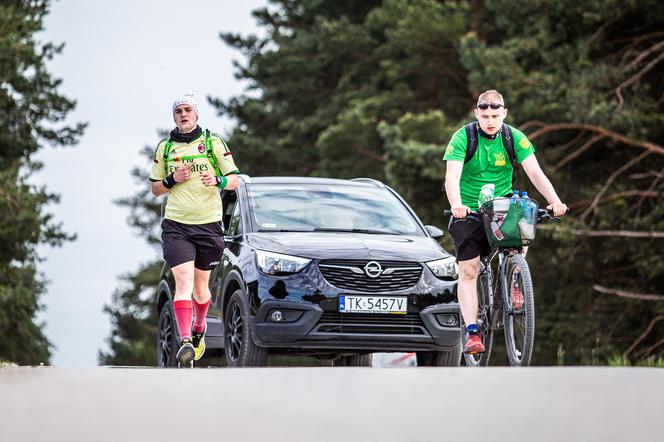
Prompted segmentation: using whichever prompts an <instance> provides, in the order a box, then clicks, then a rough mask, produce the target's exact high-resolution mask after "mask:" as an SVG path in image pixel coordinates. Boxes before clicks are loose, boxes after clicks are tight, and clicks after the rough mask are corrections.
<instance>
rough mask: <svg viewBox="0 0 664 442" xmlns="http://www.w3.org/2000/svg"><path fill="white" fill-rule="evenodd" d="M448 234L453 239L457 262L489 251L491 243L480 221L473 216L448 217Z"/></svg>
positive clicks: (485, 254) (487, 253)
mask: <svg viewBox="0 0 664 442" xmlns="http://www.w3.org/2000/svg"><path fill="white" fill-rule="evenodd" d="M449 231H450V235H452V239H453V240H454V248H455V249H456V256H457V262H458V261H467V260H469V259H473V258H477V257H478V256H487V255H489V253H491V245H490V244H489V240H488V239H487V237H486V233H485V232H484V225H483V224H482V221H480V220H478V219H475V218H454V217H451V218H450V224H449Z"/></svg>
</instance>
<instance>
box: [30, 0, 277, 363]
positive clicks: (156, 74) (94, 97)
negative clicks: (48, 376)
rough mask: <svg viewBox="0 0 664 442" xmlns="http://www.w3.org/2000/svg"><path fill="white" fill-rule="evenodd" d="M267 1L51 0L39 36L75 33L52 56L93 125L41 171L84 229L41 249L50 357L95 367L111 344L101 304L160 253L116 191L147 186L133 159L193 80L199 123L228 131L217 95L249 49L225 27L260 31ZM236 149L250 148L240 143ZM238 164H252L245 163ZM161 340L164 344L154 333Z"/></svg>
mask: <svg viewBox="0 0 664 442" xmlns="http://www.w3.org/2000/svg"><path fill="white" fill-rule="evenodd" d="M265 4H266V1H265V0H243V1H233V0H217V1H214V0H190V1H188V2H182V1H174V0H141V1H136V0H133V1H130V0H113V1H108V0H107V1H88V0H60V1H56V2H53V3H52V4H51V11H50V14H49V15H48V16H47V17H46V21H45V32H44V33H43V34H41V36H40V40H41V41H50V42H54V43H65V48H64V51H63V53H62V54H60V55H59V56H57V57H56V58H55V59H54V60H53V61H51V62H50V63H49V64H48V66H49V71H50V73H51V74H52V75H53V76H54V77H56V78H61V79H62V80H63V83H62V85H61V87H60V88H59V92H60V93H62V94H64V95H65V96H67V97H68V98H70V99H75V100H77V101H78V105H77V107H76V110H75V111H73V112H71V114H70V116H69V119H68V122H70V123H72V124H73V123H75V122H78V121H87V122H89V126H88V128H87V130H86V131H85V134H84V136H83V137H82V138H81V140H80V143H79V144H78V145H76V146H75V147H68V148H64V149H63V148H52V147H50V146H47V147H45V148H43V149H42V150H41V151H40V152H39V153H38V155H37V156H36V159H37V160H39V161H42V162H43V163H44V164H45V167H44V169H43V170H42V171H41V172H40V173H39V174H37V175H36V176H34V177H32V179H31V181H32V182H33V183H35V184H37V185H40V184H45V185H46V186H47V189H48V190H49V191H50V192H54V193H57V194H60V195H61V202H60V204H55V205H50V206H49V207H48V212H50V213H53V214H54V215H55V218H56V220H57V221H60V222H62V223H63V225H64V228H65V230H66V231H67V232H72V233H76V234H78V239H77V240H76V241H74V242H70V243H66V244H65V245H64V247H61V248H56V249H52V248H46V247H44V248H42V249H41V251H40V255H41V256H42V257H44V258H46V259H45V261H44V262H43V263H41V264H40V265H39V269H40V271H41V272H42V273H43V274H44V276H45V277H46V278H47V279H48V280H49V281H50V283H49V285H48V288H47V292H46V293H45V294H44V295H43V296H42V297H41V302H42V303H43V304H44V305H45V307H46V310H45V311H44V312H42V313H41V314H40V315H39V320H40V321H45V322H46V328H45V331H46V334H47V336H48V338H49V340H50V341H51V342H52V343H53V344H54V345H55V346H56V347H57V348H56V349H55V351H54V354H53V357H52V359H51V363H52V364H53V365H56V366H60V367H92V366H95V365H96V364H97V352H98V350H99V349H100V348H106V344H105V340H106V339H107V338H108V337H109V334H110V320H109V317H108V315H106V314H104V313H103V311H102V309H103V306H104V304H105V303H110V299H111V295H112V293H113V291H114V290H115V289H116V288H117V287H118V286H119V281H118V276H119V275H122V274H127V273H133V272H134V271H135V270H136V269H137V268H138V267H139V265H140V264H141V263H146V262H148V261H151V260H153V259H154V258H155V257H160V256H161V255H160V251H159V250H156V249H152V248H150V247H149V246H148V245H147V244H146V243H145V241H144V240H143V239H141V238H139V237H137V236H136V235H135V234H134V232H133V231H132V230H130V228H129V226H128V225H127V222H126V219H127V216H128V214H129V213H128V211H127V210H126V209H124V208H120V207H118V206H116V205H114V204H113V202H112V201H113V200H115V199H117V198H120V197H124V196H128V195H132V194H134V193H135V192H136V190H137V187H136V186H135V185H134V183H133V179H132V177H131V176H130V170H131V169H132V168H133V167H134V166H136V165H138V166H140V167H144V168H145V170H146V179H147V173H148V169H149V167H150V162H149V161H148V162H146V160H145V159H144V158H143V157H141V156H139V154H138V152H139V150H141V149H142V148H143V146H144V145H146V144H151V145H155V144H156V143H157V142H158V137H157V130H158V129H164V128H168V129H170V128H172V127H173V126H174V124H173V120H172V116H171V103H172V102H173V99H174V98H176V97H177V96H179V95H182V94H183V93H184V92H186V91H189V90H194V91H195V93H196V99H197V101H198V103H199V114H200V118H199V123H200V124H201V125H202V126H203V127H208V128H210V129H211V130H214V131H216V132H219V133H221V134H227V133H228V132H229V130H230V129H231V127H232V122H230V121H229V120H227V119H221V118H218V117H217V116H216V115H215V111H214V108H212V107H211V106H210V105H208V104H207V100H206V97H207V96H208V95H211V96H214V97H221V98H228V97H231V96H234V95H238V94H241V93H242V92H243V91H244V87H245V85H243V84H240V83H239V82H238V81H237V80H235V78H234V77H233V67H232V61H233V60H243V58H242V55H241V54H240V53H239V52H238V51H235V50H232V49H230V48H228V47H227V46H226V45H225V44H224V43H223V42H222V41H221V40H220V39H219V33H220V32H222V31H224V32H226V31H231V32H240V33H241V34H242V35H247V34H253V33H256V32H259V30H258V29H257V27H256V23H255V20H254V19H253V17H252V16H251V15H250V12H251V11H253V10H254V9H257V8H259V7H262V6H265ZM234 148H240V147H239V146H238V147H234ZM238 166H239V167H240V168H241V167H242V165H240V164H239V165H238ZM155 345H156V344H155Z"/></svg>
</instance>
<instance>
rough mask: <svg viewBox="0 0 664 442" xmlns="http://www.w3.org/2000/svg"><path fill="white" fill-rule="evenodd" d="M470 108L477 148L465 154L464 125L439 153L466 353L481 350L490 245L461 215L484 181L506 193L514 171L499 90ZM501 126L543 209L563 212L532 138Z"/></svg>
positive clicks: (469, 208)
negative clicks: (484, 266) (481, 292)
mask: <svg viewBox="0 0 664 442" xmlns="http://www.w3.org/2000/svg"><path fill="white" fill-rule="evenodd" d="M474 112H475V117H476V118H477V121H476V122H474V123H472V125H471V126H469V128H472V129H470V130H471V132H470V133H471V134H472V133H474V134H477V135H478V136H477V141H476V142H477V149H476V151H475V153H474V154H473V156H472V158H470V159H467V158H466V150H467V147H468V145H469V139H468V135H467V130H466V128H465V126H464V127H461V128H460V129H459V130H457V131H456V132H455V133H454V135H452V139H451V140H450V142H449V144H448V145H447V149H446V151H445V156H444V157H443V160H444V161H446V162H447V170H446V173H445V191H446V193H447V199H448V200H449V203H450V206H451V209H452V218H451V219H450V227H449V231H450V235H452V239H453V241H454V248H455V249H456V256H457V262H458V263H459V285H458V289H457V293H458V298H459V305H460V306H461V314H462V315H463V319H464V322H465V324H467V325H466V332H467V334H468V340H467V341H466V345H465V347H464V352H466V353H470V354H477V353H482V352H484V344H483V343H482V337H481V336H480V332H479V328H478V326H477V309H478V301H477V276H478V274H479V270H480V256H487V255H488V254H489V253H490V251H491V246H490V245H489V240H488V238H487V237H486V234H485V232H484V226H483V225H482V223H478V222H468V220H467V219H466V215H467V214H468V213H470V212H471V211H474V210H477V209H478V204H477V200H478V197H479V194H480V190H481V188H482V186H483V185H485V184H489V183H491V184H494V185H495V190H494V195H495V196H510V195H511V194H512V174H513V165H512V163H511V161H510V160H509V158H508V152H507V151H506V148H505V146H504V137H505V136H508V135H507V134H503V133H502V132H503V120H504V119H505V117H506V116H507V108H506V107H505V102H504V100H503V97H502V95H500V94H499V93H498V91H495V90H488V91H486V92H484V93H482V94H481V95H480V96H479V98H478V99H477V106H476V108H475V109H474ZM505 126H507V125H505ZM506 128H507V129H508V130H510V131H511V136H512V141H513V146H514V157H515V158H514V159H515V163H519V164H521V166H522V167H523V169H524V170H525V171H526V175H528V178H529V179H530V181H531V183H532V184H533V185H534V186H535V188H536V189H537V190H538V191H539V192H540V193H541V194H542V196H543V197H544V198H546V200H547V202H548V206H547V209H549V210H552V211H553V214H554V216H560V215H563V214H564V213H565V212H566V211H567V206H566V205H565V204H563V203H562V202H561V201H560V198H558V195H557V194H556V191H555V189H554V188H553V185H552V184H551V182H550V181H549V179H548V178H547V177H546V175H544V172H543V171H542V169H541V168H540V166H539V163H538V162H537V159H536V158H535V149H534V148H533V145H532V143H531V142H530V141H529V140H528V138H527V137H526V136H525V135H524V134H523V133H522V132H521V131H519V130H518V129H516V128H513V127H511V126H509V127H506ZM472 130H474V132H472Z"/></svg>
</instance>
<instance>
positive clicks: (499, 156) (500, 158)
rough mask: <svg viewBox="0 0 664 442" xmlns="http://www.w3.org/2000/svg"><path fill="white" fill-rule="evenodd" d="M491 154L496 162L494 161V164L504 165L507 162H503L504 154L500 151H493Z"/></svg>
mask: <svg viewBox="0 0 664 442" xmlns="http://www.w3.org/2000/svg"><path fill="white" fill-rule="evenodd" d="M493 156H494V157H495V159H496V162H495V165H496V166H504V165H505V164H507V163H506V162H505V155H504V154H502V153H494V154H493Z"/></svg>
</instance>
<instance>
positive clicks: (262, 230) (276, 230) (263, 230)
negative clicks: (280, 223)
mask: <svg viewBox="0 0 664 442" xmlns="http://www.w3.org/2000/svg"><path fill="white" fill-rule="evenodd" d="M258 232H313V230H297V229H258Z"/></svg>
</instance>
